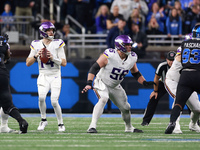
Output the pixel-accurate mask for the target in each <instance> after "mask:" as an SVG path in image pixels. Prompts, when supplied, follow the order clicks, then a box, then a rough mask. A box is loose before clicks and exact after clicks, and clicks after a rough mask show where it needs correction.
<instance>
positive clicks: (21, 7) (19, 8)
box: [15, 0, 35, 34]
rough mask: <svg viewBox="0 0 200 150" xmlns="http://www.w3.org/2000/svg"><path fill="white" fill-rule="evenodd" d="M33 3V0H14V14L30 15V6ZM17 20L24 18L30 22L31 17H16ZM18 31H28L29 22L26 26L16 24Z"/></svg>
mask: <svg viewBox="0 0 200 150" xmlns="http://www.w3.org/2000/svg"><path fill="white" fill-rule="evenodd" d="M34 5H35V1H34V0H15V6H16V8H15V16H32V8H33V7H34ZM16 20H17V22H20V21H21V22H22V21H24V20H26V21H28V22H31V19H30V18H29V19H27V18H26V19H24V18H17V19H16ZM17 28H18V31H19V32H21V33H25V34H26V33H28V31H29V30H31V27H30V26H29V24H27V25H26V26H22V25H20V26H19V25H18V26H17Z"/></svg>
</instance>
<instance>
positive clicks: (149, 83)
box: [143, 81, 156, 86]
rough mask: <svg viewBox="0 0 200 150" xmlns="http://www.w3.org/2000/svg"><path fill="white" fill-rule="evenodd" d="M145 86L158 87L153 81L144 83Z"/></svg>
mask: <svg viewBox="0 0 200 150" xmlns="http://www.w3.org/2000/svg"><path fill="white" fill-rule="evenodd" d="M143 85H144V86H149V85H156V83H155V82H153V81H148V82H147V81H144V82H143Z"/></svg>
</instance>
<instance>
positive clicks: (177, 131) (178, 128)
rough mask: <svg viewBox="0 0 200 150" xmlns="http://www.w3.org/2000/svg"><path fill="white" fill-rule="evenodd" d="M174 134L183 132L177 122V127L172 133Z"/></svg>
mask: <svg viewBox="0 0 200 150" xmlns="http://www.w3.org/2000/svg"><path fill="white" fill-rule="evenodd" d="M172 133H174V134H182V133H183V132H182V131H181V127H180V124H179V123H177V122H176V126H175V128H174V131H173V132H172Z"/></svg>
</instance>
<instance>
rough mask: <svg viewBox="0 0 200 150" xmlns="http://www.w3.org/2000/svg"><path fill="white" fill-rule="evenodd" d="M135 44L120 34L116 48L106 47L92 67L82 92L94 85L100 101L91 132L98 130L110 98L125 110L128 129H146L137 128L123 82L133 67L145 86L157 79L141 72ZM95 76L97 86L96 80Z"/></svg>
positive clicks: (138, 130) (126, 129)
mask: <svg viewBox="0 0 200 150" xmlns="http://www.w3.org/2000/svg"><path fill="white" fill-rule="evenodd" d="M132 44H133V41H132V40H131V38H130V37H129V36H127V35H119V36H118V37H116V38H115V49H112V48H108V49H106V50H105V51H104V53H103V54H102V55H101V56H100V57H99V58H98V59H97V61H96V62H95V63H94V64H93V65H92V67H91V68H90V70H89V74H88V77H87V85H86V86H85V87H84V89H83V90H82V93H84V92H87V91H88V90H89V89H93V90H94V92H95V93H96V95H97V97H98V99H99V101H98V102H97V104H96V105H95V106H94V109H93V114H92V121H91V124H90V126H89V128H88V130H87V132H88V133H97V130H96V126H97V121H98V119H99V117H100V116H101V114H102V113H103V110H104V106H105V105H106V103H107V101H108V99H111V101H112V102H113V103H114V104H115V105H116V106H117V107H118V108H119V110H120V111H121V114H122V118H123V120H124V122H125V132H137V133H142V132H143V131H142V130H140V129H136V128H134V127H133V126H132V124H131V112H130V104H129V103H128V102H127V96H126V92H125V90H124V89H123V88H122V86H121V85H120V83H121V82H122V81H123V79H124V76H125V75H126V74H128V72H129V70H130V71H131V73H132V75H133V76H134V77H135V78H136V79H137V81H138V82H139V83H140V84H143V85H144V86H148V85H153V84H154V82H152V81H149V82H147V81H146V80H145V79H144V77H143V76H142V74H141V73H140V72H139V70H138V68H137V65H136V62H137V55H136V53H134V52H133V51H131V47H132ZM95 76H96V78H95V80H94V86H93V85H92V82H93V79H94V77H95Z"/></svg>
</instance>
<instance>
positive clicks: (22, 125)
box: [19, 120, 28, 133]
mask: <svg viewBox="0 0 200 150" xmlns="http://www.w3.org/2000/svg"><path fill="white" fill-rule="evenodd" d="M19 127H20V132H21V133H27V130H28V122H26V120H23V121H22V122H20V123H19Z"/></svg>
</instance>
